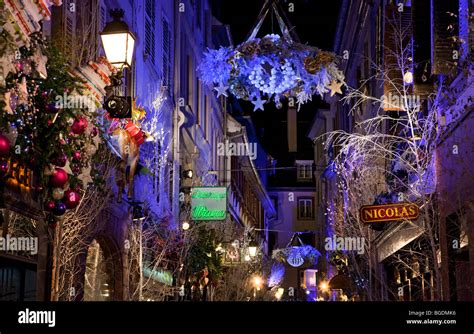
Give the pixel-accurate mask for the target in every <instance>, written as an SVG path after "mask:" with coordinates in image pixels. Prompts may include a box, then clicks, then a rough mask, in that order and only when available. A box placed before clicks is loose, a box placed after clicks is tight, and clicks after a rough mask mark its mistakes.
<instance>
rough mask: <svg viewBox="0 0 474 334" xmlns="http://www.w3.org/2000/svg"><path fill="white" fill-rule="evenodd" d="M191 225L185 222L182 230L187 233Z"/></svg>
mask: <svg viewBox="0 0 474 334" xmlns="http://www.w3.org/2000/svg"><path fill="white" fill-rule="evenodd" d="M189 227H190V226H189V223H188V222H183V225H181V228H182V229H183V231H187V230H189Z"/></svg>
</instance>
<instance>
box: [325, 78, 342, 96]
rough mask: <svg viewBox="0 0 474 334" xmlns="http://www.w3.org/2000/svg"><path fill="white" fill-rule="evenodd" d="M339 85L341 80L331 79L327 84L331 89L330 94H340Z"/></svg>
mask: <svg viewBox="0 0 474 334" xmlns="http://www.w3.org/2000/svg"><path fill="white" fill-rule="evenodd" d="M341 86H342V82H337V81H336V80H333V81H332V82H331V84H330V85H329V86H328V88H329V89H330V90H331V96H334V95H335V94H336V93H337V94H342V90H341Z"/></svg>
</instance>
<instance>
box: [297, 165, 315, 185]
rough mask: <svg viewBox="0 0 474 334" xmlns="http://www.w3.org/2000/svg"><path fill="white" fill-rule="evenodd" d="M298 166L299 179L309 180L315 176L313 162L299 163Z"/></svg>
mask: <svg viewBox="0 0 474 334" xmlns="http://www.w3.org/2000/svg"><path fill="white" fill-rule="evenodd" d="M297 166H298V181H308V180H311V179H312V178H313V165H312V163H305V164H297Z"/></svg>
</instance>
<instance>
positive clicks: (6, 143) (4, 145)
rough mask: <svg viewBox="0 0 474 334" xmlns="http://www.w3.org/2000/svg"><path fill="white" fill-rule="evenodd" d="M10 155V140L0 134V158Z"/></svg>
mask: <svg viewBox="0 0 474 334" xmlns="http://www.w3.org/2000/svg"><path fill="white" fill-rule="evenodd" d="M9 153H10V140H9V139H8V138H7V137H5V136H4V135H2V134H1V133H0V156H6V155H8V154H9Z"/></svg>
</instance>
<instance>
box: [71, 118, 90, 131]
mask: <svg viewBox="0 0 474 334" xmlns="http://www.w3.org/2000/svg"><path fill="white" fill-rule="evenodd" d="M88 124H89V123H88V122H87V119H86V118H85V117H79V118H76V119H75V120H74V122H73V123H72V125H71V132H72V133H74V134H75V135H81V134H83V133H84V131H86V129H87V125H88Z"/></svg>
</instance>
